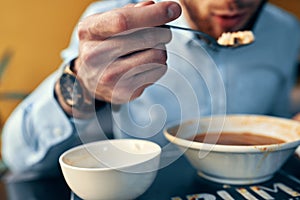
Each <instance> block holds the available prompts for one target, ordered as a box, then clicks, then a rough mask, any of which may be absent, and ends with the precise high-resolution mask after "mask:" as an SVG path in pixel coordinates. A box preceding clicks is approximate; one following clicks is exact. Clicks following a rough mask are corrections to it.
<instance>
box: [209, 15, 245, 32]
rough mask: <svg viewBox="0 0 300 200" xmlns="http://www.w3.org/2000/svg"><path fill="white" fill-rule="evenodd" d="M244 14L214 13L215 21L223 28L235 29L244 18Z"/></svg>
mask: <svg viewBox="0 0 300 200" xmlns="http://www.w3.org/2000/svg"><path fill="white" fill-rule="evenodd" d="M244 16H245V15H244V14H240V13H237V14H213V18H215V22H216V23H217V24H219V25H220V26H221V27H222V28H223V29H230V30H235V29H236V28H238V26H239V25H240V24H241V22H242V21H243V19H244Z"/></svg>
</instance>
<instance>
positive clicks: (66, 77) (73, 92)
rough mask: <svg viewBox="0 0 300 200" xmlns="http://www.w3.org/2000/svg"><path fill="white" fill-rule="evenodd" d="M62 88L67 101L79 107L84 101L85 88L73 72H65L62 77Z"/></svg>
mask: <svg viewBox="0 0 300 200" xmlns="http://www.w3.org/2000/svg"><path fill="white" fill-rule="evenodd" d="M60 89H61V93H62V96H63V98H64V99H65V102H66V103H67V104H68V105H69V106H71V107H74V108H79V107H80V106H81V105H82V103H83V94H82V92H83V90H82V88H81V85H80V84H79V82H78V81H77V80H76V77H75V76H73V75H71V74H63V75H62V76H61V78H60Z"/></svg>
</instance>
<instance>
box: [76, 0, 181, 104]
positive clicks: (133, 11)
mask: <svg viewBox="0 0 300 200" xmlns="http://www.w3.org/2000/svg"><path fill="white" fill-rule="evenodd" d="M180 14H181V8H180V6H179V5H178V4H177V3H175V2H161V3H156V4H155V3H154V2H152V1H148V2H143V3H139V4H130V5H127V6H125V7H123V8H119V9H115V10H111V11H108V12H105V13H101V14H97V15H93V16H90V17H87V18H86V19H84V20H83V21H81V22H80V23H79V24H78V35H79V39H80V43H79V44H80V46H79V57H78V58H77V60H76V61H75V67H74V70H75V72H76V73H77V75H78V77H79V78H80V79H81V80H82V82H83V83H84V85H85V87H86V88H87V89H88V91H89V92H90V93H91V95H92V96H94V97H95V98H96V99H98V100H104V101H107V102H111V103H114V104H122V103H126V102H128V101H130V100H133V99H135V98H137V97H138V96H140V95H141V94H142V92H143V91H144V89H145V88H146V87H147V86H149V85H151V84H153V83H154V82H155V81H157V80H158V79H159V78H160V77H162V76H163V75H164V73H165V72H166V70H167V66H166V59H167V56H166V51H165V44H166V43H168V42H169V41H170V40H171V32H170V30H168V29H164V28H158V27H157V26H160V25H162V24H165V23H167V22H170V21H172V20H174V19H176V18H177V17H179V16H180Z"/></svg>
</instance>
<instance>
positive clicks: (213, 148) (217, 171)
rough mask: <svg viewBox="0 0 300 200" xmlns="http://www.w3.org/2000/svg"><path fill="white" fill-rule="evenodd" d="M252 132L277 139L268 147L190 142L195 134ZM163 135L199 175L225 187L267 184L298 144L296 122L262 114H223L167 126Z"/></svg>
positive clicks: (299, 139)
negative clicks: (183, 155)
mask: <svg viewBox="0 0 300 200" xmlns="http://www.w3.org/2000/svg"><path fill="white" fill-rule="evenodd" d="M216 132H217V133H220V134H222V132H231V133H234V134H237V135H238V134H241V133H245V132H246V133H255V134H258V135H263V136H268V137H273V138H278V139H281V140H283V143H279V144H269V145H248V146H242V145H220V144H216V142H217V140H218V138H216V139H215V141H214V142H212V144H208V143H206V142H205V140H204V142H196V141H193V140H191V138H194V137H195V136H196V135H197V134H199V133H208V134H209V133H216ZM164 134H165V136H166V138H167V139H168V140H169V141H170V142H171V143H174V144H175V145H176V146H178V147H179V149H180V150H181V151H182V152H183V153H184V154H185V156H186V157H187V159H188V160H189V161H190V163H191V164H192V166H194V167H195V168H196V169H197V172H198V174H199V175H200V176H202V177H204V178H206V179H209V180H211V181H215V182H219V183H226V184H241V185H242V184H253V183H259V182H263V181H267V180H269V179H270V178H272V177H273V175H274V174H275V173H276V172H277V171H278V170H279V169H280V168H281V167H282V165H283V164H284V163H285V162H286V160H287V159H288V158H289V157H290V156H291V155H292V154H293V153H294V152H295V150H296V148H297V147H298V146H299V145H300V123H299V122H297V121H294V120H289V119H283V118H277V117H270V116H262V115H225V116H212V117H207V118H200V119H195V120H189V121H184V122H182V123H173V124H169V125H168V126H167V127H166V128H165V130H164Z"/></svg>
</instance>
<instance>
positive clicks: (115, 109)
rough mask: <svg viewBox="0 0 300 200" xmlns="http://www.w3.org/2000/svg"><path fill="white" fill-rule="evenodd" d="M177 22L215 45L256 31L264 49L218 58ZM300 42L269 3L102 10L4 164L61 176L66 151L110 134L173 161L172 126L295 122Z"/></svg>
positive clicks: (90, 19) (97, 7)
mask: <svg viewBox="0 0 300 200" xmlns="http://www.w3.org/2000/svg"><path fill="white" fill-rule="evenodd" d="M117 7H118V8H117ZM115 8H116V9H115ZM181 12H182V15H181ZM175 19H176V20H175ZM169 22H171V24H173V25H177V26H184V27H189V28H192V29H196V30H200V31H203V32H206V33H208V34H210V35H211V36H212V37H214V38H215V39H217V38H218V37H219V36H220V35H221V34H222V33H223V32H233V31H238V30H249V29H250V30H252V31H253V33H254V35H255V42H254V43H253V44H250V45H247V46H244V47H239V48H219V49H217V50H215V49H213V48H211V46H210V45H209V44H208V43H207V42H206V41H203V40H201V39H199V37H198V36H197V35H195V34H192V33H190V32H181V31H175V30H172V33H171V31H170V30H169V29H166V28H162V27H161V25H164V24H166V23H169ZM299 33H300V28H299V22H298V21H297V20H296V19H295V18H294V17H292V16H291V15H289V14H288V13H286V12H284V11H282V10H280V9H279V8H277V7H275V6H273V5H271V4H268V3H266V2H265V1H264V0H218V1H215V0H180V1H179V2H178V3H177V2H172V1H163V2H159V3H154V2H152V1H146V2H140V3H136V2H135V1H130V0H122V1H120V0H118V1H104V2H95V3H94V4H92V5H91V7H89V8H88V9H87V11H86V13H85V14H84V16H83V18H82V19H81V21H80V22H79V24H78V30H76V31H75V34H74V36H73V38H72V41H71V44H70V46H69V48H68V49H66V50H65V51H64V52H63V54H62V55H63V59H64V63H63V64H62V67H61V68H60V70H58V71H57V72H56V73H54V74H53V75H51V76H50V77H49V78H48V79H47V80H45V82H43V83H42V84H41V86H40V87H39V88H37V89H36V91H34V92H33V93H32V95H30V96H29V97H28V98H27V99H26V100H24V101H23V102H22V103H21V105H20V106H19V107H18V108H17V109H16V110H15V111H14V113H13V114H12V115H11V117H10V118H9V120H8V121H7V123H6V126H5V128H4V132H3V158H4V161H5V162H6V164H7V165H8V166H9V167H10V169H11V170H12V171H26V170H35V171H37V172H41V173H45V171H47V173H51V172H52V173H56V172H57V170H58V166H57V160H58V157H59V155H60V154H61V153H62V152H63V151H65V150H66V149H69V148H71V147H73V146H76V145H78V144H80V143H86V142H89V141H93V140H99V139H105V138H107V137H108V138H110V137H112V136H111V135H108V134H109V133H113V134H114V135H113V137H116V138H125V137H138V138H145V139H151V140H154V141H156V142H158V143H160V144H161V145H162V147H163V149H164V150H165V152H168V150H169V145H168V143H166V140H165V139H164V137H163V135H162V130H163V127H164V126H165V125H166V124H167V123H169V122H172V121H178V120H186V119H190V118H195V117H201V116H205V115H210V114H225V113H249V114H252V113H253V114H268V115H275V116H281V117H291V112H290V111H289V99H288V98H289V93H290V90H291V89H292V87H293V84H294V81H295V78H296V63H297V58H298V55H299V46H300V34H299ZM166 50H167V51H166ZM166 52H167V53H166ZM166 62H167V65H166ZM75 77H76V80H75ZM168 156H169V155H168V154H165V157H163V160H164V158H166V160H167V158H168ZM170 162H172V160H171V161H170V160H168V161H166V162H163V165H164V166H165V165H167V164H169V163H170Z"/></svg>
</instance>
